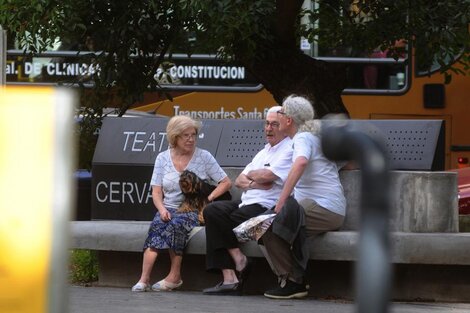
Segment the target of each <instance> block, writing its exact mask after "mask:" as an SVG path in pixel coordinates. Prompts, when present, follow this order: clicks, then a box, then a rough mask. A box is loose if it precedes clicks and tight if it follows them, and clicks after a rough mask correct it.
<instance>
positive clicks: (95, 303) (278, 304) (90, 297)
mask: <svg viewBox="0 0 470 313" xmlns="http://www.w3.org/2000/svg"><path fill="white" fill-rule="evenodd" d="M69 296H70V297H69V312H68V313H108V312H109V313H130V312H132V313H134V312H138V313H140V312H142V313H147V312H149V313H150V312H152V313H155V312H165V313H180V312H194V313H235V312H237V313H251V312H253V313H264V312H285V311H288V312H294V313H300V312H309V313H312V312H314V313H343V312H355V310H356V308H355V305H354V303H352V302H348V301H338V300H335V301H330V300H318V299H313V298H311V297H309V298H306V299H302V300H271V299H268V298H266V297H264V296H262V295H256V296H253V295H249V296H241V297H240V296H206V295H203V294H202V293H201V292H196V291H171V292H143V293H133V292H131V291H130V289H129V288H108V287H81V286H70V287H69ZM389 312H390V313H433V312H435V313H451V312H452V313H468V312H470V303H427V302H426V303H424V302H414V303H403V302H394V303H391V304H390V310H389Z"/></svg>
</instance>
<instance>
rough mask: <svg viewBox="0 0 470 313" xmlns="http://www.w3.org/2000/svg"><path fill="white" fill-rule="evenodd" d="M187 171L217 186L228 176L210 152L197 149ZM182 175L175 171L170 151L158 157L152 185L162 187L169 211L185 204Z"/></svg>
mask: <svg viewBox="0 0 470 313" xmlns="http://www.w3.org/2000/svg"><path fill="white" fill-rule="evenodd" d="M186 169H187V170H190V171H192V172H194V173H195V174H196V175H197V176H199V178H201V179H203V180H208V181H212V183H215V184H217V183H219V182H220V181H221V180H222V179H224V178H225V177H226V176H227V174H226V173H225V172H224V170H223V169H222V168H221V167H220V166H219V164H218V163H217V161H216V160H215V158H214V157H213V156H212V154H210V152H209V151H206V150H204V149H199V148H197V147H196V150H195V151H194V154H193V157H192V158H191V160H190V161H189V163H188V165H187V166H186ZM180 175H181V172H178V171H177V170H176V169H175V166H174V164H173V161H172V160H171V156H170V149H168V150H165V151H163V152H161V153H160V154H158V155H157V158H156V159H155V165H154V167H153V174H152V179H151V181H150V184H151V185H152V186H161V187H162V190H163V194H164V197H163V204H164V205H165V207H166V208H167V209H170V208H173V209H176V208H178V207H179V206H180V204H181V202H183V199H184V196H183V193H182V192H181V188H180V185H179V179H180Z"/></svg>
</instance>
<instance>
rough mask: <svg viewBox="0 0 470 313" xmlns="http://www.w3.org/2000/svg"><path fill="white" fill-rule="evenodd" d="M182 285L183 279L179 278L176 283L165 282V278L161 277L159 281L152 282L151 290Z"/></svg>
mask: <svg viewBox="0 0 470 313" xmlns="http://www.w3.org/2000/svg"><path fill="white" fill-rule="evenodd" d="M181 285H183V281H182V280H180V281H179V282H178V283H176V284H174V283H170V282H167V281H166V280H164V279H162V280H160V281H159V282H157V283H155V284H153V286H152V290H153V291H171V290H173V289H177V288H179V287H181Z"/></svg>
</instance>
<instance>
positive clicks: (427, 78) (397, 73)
mask: <svg viewBox="0 0 470 313" xmlns="http://www.w3.org/2000/svg"><path fill="white" fill-rule="evenodd" d="M79 54H80V53H79V52H77V51H53V52H45V53H43V54H42V55H39V56H37V57H34V58H25V57H23V52H22V51H18V50H9V51H8V53H7V83H8V84H31V83H34V84H57V83H58V82H63V81H67V80H71V81H72V80H73V79H76V78H77V77H82V76H87V75H90V74H92V72H93V71H95V70H96V69H95V68H93V67H92V66H90V65H88V64H86V62H82V61H80V59H79V58H78V56H79ZM379 54H380V53H379ZM409 55H411V54H410V53H409V54H408V56H404V57H403V58H402V59H398V60H394V59H392V58H388V57H387V56H386V55H383V56H377V55H374V54H372V55H368V56H367V57H359V58H351V57H340V56H338V55H335V56H316V57H317V58H319V59H323V60H324V61H327V62H339V63H343V64H345V65H346V66H347V71H346V75H347V76H348V86H347V88H346V89H345V90H344V92H343V96H342V98H343V102H344V104H345V106H346V108H347V110H348V111H349V113H350V116H351V118H353V119H440V120H445V151H446V152H445V153H446V158H445V168H446V169H452V168H458V167H467V166H469V159H470V132H469V131H468V130H467V125H468V124H470V114H469V113H468V106H469V105H470V103H469V101H470V77H468V76H463V75H453V76H452V80H451V82H450V83H449V84H444V83H443V82H444V75H443V74H441V73H439V67H438V66H436V67H435V68H433V69H432V71H431V72H427V73H421V72H420V71H419V69H418V68H419V67H418V66H417V65H416V64H415V62H414V60H413V58H412V57H409ZM455 61H456V60H453V62H455ZM155 79H157V80H159V83H160V84H161V85H162V86H164V87H165V88H166V89H167V90H168V91H169V92H170V94H171V95H172V97H173V99H172V100H171V101H170V100H168V99H166V98H165V97H164V96H162V95H161V94H159V93H156V92H154V93H150V92H149V93H147V94H146V95H145V96H144V101H143V102H139V103H136V104H135V105H134V106H133V109H135V110H139V111H144V112H150V113H152V114H159V115H165V116H173V115H182V114H184V115H190V116H193V117H195V118H201V119H207V118H209V119H210V118H216V119H234V118H235V119H236V118H242V119H263V118H264V115H265V113H266V111H267V109H268V108H269V107H270V106H272V105H274V104H275V100H274V99H273V97H272V96H271V94H270V93H269V92H268V91H267V90H266V89H264V88H263V86H262V85H261V84H260V83H259V82H257V81H256V80H255V79H254V78H253V77H251V76H250V74H249V73H248V72H247V71H245V69H244V67H242V66H238V65H237V64H229V63H223V62H222V61H220V60H218V59H217V58H216V57H215V56H214V55H202V54H201V55H192V56H191V57H190V58H189V57H188V56H187V55H183V54H174V55H172V59H171V60H169V61H168V62H167V63H166V65H165V70H162V69H159V70H158V71H157V73H155Z"/></svg>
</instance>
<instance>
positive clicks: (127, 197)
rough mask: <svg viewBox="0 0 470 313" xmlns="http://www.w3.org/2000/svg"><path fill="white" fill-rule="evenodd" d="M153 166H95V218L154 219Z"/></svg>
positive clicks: (92, 215) (93, 185) (93, 193)
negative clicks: (151, 181) (151, 182)
mask: <svg viewBox="0 0 470 313" xmlns="http://www.w3.org/2000/svg"><path fill="white" fill-rule="evenodd" d="M152 171H153V166H131V165H104V164H101V165H99V166H93V179H92V191H93V192H92V211H91V218H92V219H94V220H97V219H99V220H101V219H112V220H137V221H146V220H152V219H153V217H154V215H155V213H156V212H157V211H156V208H155V206H154V205H153V202H152V188H151V186H150V179H151V176H152Z"/></svg>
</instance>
